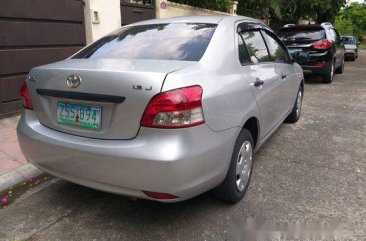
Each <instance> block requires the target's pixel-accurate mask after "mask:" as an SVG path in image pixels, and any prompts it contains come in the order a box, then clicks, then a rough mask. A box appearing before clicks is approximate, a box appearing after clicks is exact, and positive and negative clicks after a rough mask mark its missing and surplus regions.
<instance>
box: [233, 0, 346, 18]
mask: <svg viewBox="0 0 366 241" xmlns="http://www.w3.org/2000/svg"><path fill="white" fill-rule="evenodd" d="M345 4H346V0H239V5H238V14H239V15H245V16H251V17H255V18H261V19H267V18H271V19H276V20H279V21H281V22H292V23H296V22H297V21H298V20H299V19H302V18H303V19H314V20H317V22H326V21H327V22H333V21H334V19H335V16H336V14H337V13H338V12H339V11H340V9H341V7H343V6H344V5H345Z"/></svg>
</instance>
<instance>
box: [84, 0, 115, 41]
mask: <svg viewBox="0 0 366 241" xmlns="http://www.w3.org/2000/svg"><path fill="white" fill-rule="evenodd" d="M93 11H95V12H96V13H97V15H98V17H99V22H98V21H96V20H97V19H95V14H94V13H93ZM84 16H85V31H86V41H87V44H89V43H91V42H94V41H95V40H98V39H99V38H101V37H103V36H104V35H106V34H108V33H110V32H112V31H114V30H115V29H117V28H119V27H121V10H120V0H85V7H84Z"/></svg>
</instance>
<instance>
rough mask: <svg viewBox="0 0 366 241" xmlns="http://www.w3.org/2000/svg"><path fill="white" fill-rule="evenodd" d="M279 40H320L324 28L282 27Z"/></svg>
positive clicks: (322, 36)
mask: <svg viewBox="0 0 366 241" xmlns="http://www.w3.org/2000/svg"><path fill="white" fill-rule="evenodd" d="M279 37H280V38H281V40H320V39H324V38H325V31H324V29H295V28H288V29H286V28H284V29H281V30H280V33H279Z"/></svg>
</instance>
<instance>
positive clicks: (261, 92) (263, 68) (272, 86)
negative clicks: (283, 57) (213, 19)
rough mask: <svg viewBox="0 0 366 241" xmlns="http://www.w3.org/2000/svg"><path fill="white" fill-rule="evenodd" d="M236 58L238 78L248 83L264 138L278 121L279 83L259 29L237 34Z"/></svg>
mask: <svg viewBox="0 0 366 241" xmlns="http://www.w3.org/2000/svg"><path fill="white" fill-rule="evenodd" d="M239 57H240V61H241V63H242V68H241V71H242V75H243V76H245V78H246V79H248V80H249V83H250V86H251V89H252V91H253V94H254V96H255V99H256V102H257V105H258V108H259V111H260V115H261V126H262V130H263V132H262V133H263V136H266V135H267V134H269V133H270V132H271V131H272V130H273V128H274V127H275V126H276V124H277V123H278V122H279V120H280V119H281V115H282V108H281V81H280V80H279V78H280V76H279V75H278V73H276V64H275V63H274V62H271V61H270V57H269V53H268V50H267V47H266V44H265V42H264V39H263V37H262V34H261V32H260V31H259V30H246V31H243V32H241V33H240V34H239Z"/></svg>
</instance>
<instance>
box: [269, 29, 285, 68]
mask: <svg viewBox="0 0 366 241" xmlns="http://www.w3.org/2000/svg"><path fill="white" fill-rule="evenodd" d="M262 33H263V36H264V38H265V40H266V43H267V47H268V51H269V55H270V56H271V59H272V61H275V62H280V63H287V62H289V55H288V52H287V50H286V48H285V47H284V46H283V45H282V44H281V43H280V42H279V41H278V40H277V39H276V38H275V37H274V36H272V35H271V34H270V33H267V32H262Z"/></svg>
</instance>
